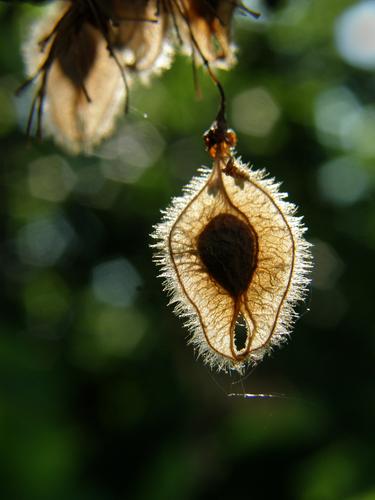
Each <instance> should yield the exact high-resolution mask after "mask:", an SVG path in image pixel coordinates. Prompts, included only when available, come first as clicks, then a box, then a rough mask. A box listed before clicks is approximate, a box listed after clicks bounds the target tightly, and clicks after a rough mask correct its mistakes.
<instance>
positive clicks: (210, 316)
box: [153, 128, 310, 372]
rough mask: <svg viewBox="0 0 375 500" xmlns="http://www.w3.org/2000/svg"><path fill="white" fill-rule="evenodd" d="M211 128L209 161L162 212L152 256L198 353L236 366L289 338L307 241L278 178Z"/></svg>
mask: <svg viewBox="0 0 375 500" xmlns="http://www.w3.org/2000/svg"><path fill="white" fill-rule="evenodd" d="M211 132H212V130H211ZM215 133H216V130H215V128H214V130H213V134H214V135H215ZM209 134H210V132H209ZM209 134H208V135H207V136H206V138H207V141H208V146H209V147H210V145H211V148H210V150H211V153H212V155H213V156H214V164H213V169H212V170H208V169H203V170H201V172H200V175H199V176H198V177H195V178H194V179H193V180H192V181H191V182H190V184H189V185H188V186H187V187H186V189H185V194H184V195H183V196H182V197H178V198H175V199H174V200H173V201H172V204H171V206H170V207H169V208H168V209H167V210H166V211H165V213H164V217H163V220H162V222H161V223H160V224H158V225H157V226H156V227H155V231H154V233H153V237H154V238H156V240H157V243H156V245H155V247H156V249H157V253H156V256H155V261H156V263H157V264H158V265H159V266H160V267H161V270H162V273H161V276H162V277H163V278H164V280H165V289H166V290H167V291H168V292H169V293H170V294H171V303H173V304H175V312H176V313H177V314H178V315H181V316H183V317H185V318H187V321H186V325H187V326H188V328H189V330H190V332H191V343H192V344H193V345H194V346H195V347H196V348H197V351H198V354H199V355H200V356H202V358H203V360H204V361H205V362H206V363H208V364H209V365H210V366H211V367H214V368H216V369H217V370H219V371H220V370H224V371H228V370H232V369H233V370H237V371H239V372H242V371H243V370H244V368H245V367H246V366H247V365H248V364H254V363H256V362H258V361H260V360H261V359H262V357H263V356H264V354H265V353H266V352H268V351H269V350H270V349H271V348H272V347H273V346H275V345H279V344H281V343H282V342H284V341H285V340H286V339H287V336H288V333H289V331H290V328H291V326H292V324H293V321H294V319H295V312H294V307H295V305H296V303H297V302H298V301H300V300H301V299H302V298H303V296H304V292H305V290H306V287H307V285H308V283H309V279H308V277H307V273H308V270H309V268H310V252H309V244H308V243H307V242H306V241H305V239H304V238H303V234H304V232H305V228H304V226H303V224H302V221H301V218H298V217H296V216H295V210H296V207H295V206H294V205H293V204H291V203H289V202H287V201H286V200H285V197H286V195H285V194H283V193H280V192H279V185H278V184H276V183H275V182H274V181H273V180H272V179H268V178H267V177H266V174H265V172H264V171H259V170H258V171H257V170H254V169H252V168H248V167H247V166H245V165H243V164H242V163H241V162H240V160H238V159H236V158H235V157H234V156H233V154H232V144H233V138H231V136H230V135H229V134H227V136H226V138H224V141H223V142H219V143H218V144H216V146H215V145H213V144H210V142H211V140H210V135H209ZM230 134H231V135H232V137H233V133H230ZM228 137H229V140H228ZM228 144H229V145H228Z"/></svg>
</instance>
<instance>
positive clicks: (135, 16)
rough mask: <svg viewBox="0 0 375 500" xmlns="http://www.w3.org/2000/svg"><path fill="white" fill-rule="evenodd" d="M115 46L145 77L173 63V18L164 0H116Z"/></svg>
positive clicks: (113, 0)
mask: <svg viewBox="0 0 375 500" xmlns="http://www.w3.org/2000/svg"><path fill="white" fill-rule="evenodd" d="M112 4H113V20H114V23H115V30H114V31H115V35H114V46H115V47H116V48H118V49H119V50H121V51H122V53H123V56H124V61H125V64H126V66H127V68H128V69H129V70H130V71H132V72H133V73H136V74H137V76H138V77H140V78H141V79H143V80H146V81H147V80H148V79H149V76H151V75H152V74H158V73H161V72H162V71H163V70H165V69H168V68H169V67H170V65H171V63H172V57H173V52H174V50H173V48H172V45H171V43H170V42H169V39H168V29H169V27H170V20H169V16H168V11H167V10H166V7H165V6H164V4H163V2H160V0H133V1H132V2H125V1H124V0H112Z"/></svg>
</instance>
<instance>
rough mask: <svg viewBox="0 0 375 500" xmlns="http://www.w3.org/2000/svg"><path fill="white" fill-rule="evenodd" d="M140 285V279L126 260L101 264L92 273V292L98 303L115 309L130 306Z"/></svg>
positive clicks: (115, 260)
mask: <svg viewBox="0 0 375 500" xmlns="http://www.w3.org/2000/svg"><path fill="white" fill-rule="evenodd" d="M140 285H141V278H140V276H139V274H138V272H137V271H136V270H135V268H134V267H133V266H132V265H131V264H130V262H129V261H128V260H127V259H123V258H119V259H114V260H110V261H108V262H103V263H102V264H99V265H98V266H96V267H95V269H94V270H93V273H92V290H93V293H94V296H95V297H96V299H97V300H99V301H100V302H103V303H105V304H110V305H112V306H115V307H125V306H128V305H130V304H131V303H132V302H133V301H134V299H135V297H136V293H137V288H138V287H139V286H140Z"/></svg>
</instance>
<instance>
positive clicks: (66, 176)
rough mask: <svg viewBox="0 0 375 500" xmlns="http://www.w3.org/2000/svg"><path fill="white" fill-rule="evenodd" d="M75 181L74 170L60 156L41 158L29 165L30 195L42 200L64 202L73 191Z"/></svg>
mask: <svg viewBox="0 0 375 500" xmlns="http://www.w3.org/2000/svg"><path fill="white" fill-rule="evenodd" d="M75 180H76V176H75V174H74V173H73V171H72V169H71V168H70V167H69V165H68V164H67V162H66V161H65V160H64V159H63V158H61V156H58V155H51V156H46V157H44V158H39V159H38V160H35V161H33V162H31V163H30V165H29V177H28V183H29V190H30V193H31V194H32V195H33V196H34V197H36V198H41V199H42V200H47V201H54V202H59V201H63V200H64V199H65V198H66V197H67V196H68V194H69V193H70V192H71V191H72V189H73V187H74V184H75Z"/></svg>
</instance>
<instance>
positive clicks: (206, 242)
mask: <svg viewBox="0 0 375 500" xmlns="http://www.w3.org/2000/svg"><path fill="white" fill-rule="evenodd" d="M197 246H198V253H199V257H200V258H201V260H202V262H203V264H204V265H205V267H206V269H207V272H208V274H209V275H210V276H211V278H213V279H214V280H215V281H216V282H217V283H219V285H221V286H222V287H223V288H224V289H225V290H226V291H227V292H228V293H229V294H230V295H231V296H232V297H233V298H234V299H236V298H238V297H239V296H240V295H241V294H242V293H244V292H245V291H246V290H247V288H248V287H249V285H250V282H251V278H252V276H253V273H254V270H255V268H256V263H257V254H258V249H257V240H256V236H255V234H254V232H253V230H252V228H251V227H250V226H249V225H248V224H245V222H243V221H242V220H240V219H239V218H237V217H235V216H234V215H231V214H220V215H217V216H216V217H214V218H213V219H212V220H211V221H210V222H209V223H208V224H207V226H206V227H205V228H204V229H203V231H202V232H201V233H200V235H199V237H198V245H197Z"/></svg>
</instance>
